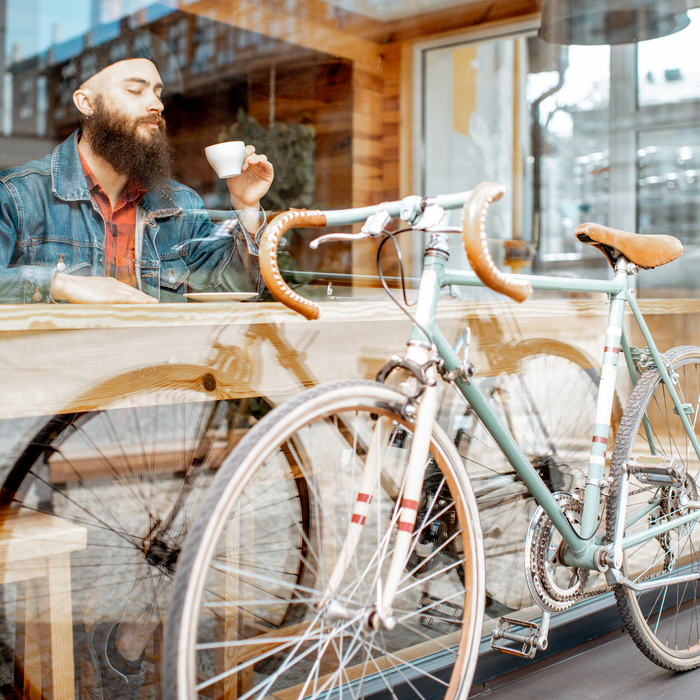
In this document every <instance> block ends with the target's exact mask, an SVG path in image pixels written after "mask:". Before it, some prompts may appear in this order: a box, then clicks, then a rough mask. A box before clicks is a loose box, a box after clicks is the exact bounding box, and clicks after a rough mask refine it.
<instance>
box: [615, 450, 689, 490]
mask: <svg viewBox="0 0 700 700" xmlns="http://www.w3.org/2000/svg"><path fill="white" fill-rule="evenodd" d="M627 469H628V470H629V473H630V474H633V475H634V476H636V477H637V479H638V480H639V481H640V482H641V483H642V484H649V485H652V486H659V485H660V486H671V485H674V484H681V483H683V481H684V480H685V466H684V465H683V464H679V463H678V462H677V461H676V460H675V458H673V457H667V456H666V455H635V456H634V457H632V458H630V459H629V460H628V461H627Z"/></svg>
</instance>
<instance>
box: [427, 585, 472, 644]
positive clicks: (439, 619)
mask: <svg viewBox="0 0 700 700" xmlns="http://www.w3.org/2000/svg"><path fill="white" fill-rule="evenodd" d="M435 603H437V605H435ZM418 609H419V610H425V611H426V612H429V613H430V614H429V615H419V617H418V622H419V624H421V625H422V626H423V627H428V628H429V629H432V630H435V631H436V632H440V633H441V634H451V633H452V632H456V631H457V630H459V629H460V628H461V627H462V624H463V620H464V608H462V607H460V606H459V605H455V604H454V603H448V602H447V601H442V602H441V601H440V599H439V598H433V596H431V595H429V594H428V593H423V594H422V595H421V599H420V604H419V608H418Z"/></svg>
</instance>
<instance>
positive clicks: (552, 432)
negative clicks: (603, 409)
mask: <svg viewBox="0 0 700 700" xmlns="http://www.w3.org/2000/svg"><path fill="white" fill-rule="evenodd" d="M499 354H500V357H498V358H495V359H494V360H493V361H492V368H491V370H492V372H495V376H489V377H486V378H484V379H481V380H479V378H478V375H477V380H479V383H480V388H481V390H482V391H483V392H484V393H485V394H486V395H487V396H489V400H490V402H491V404H492V406H493V408H494V409H495V411H496V413H497V414H498V415H499V417H500V418H501V419H502V421H503V424H504V425H505V426H506V427H508V428H509V429H510V430H511V433H512V434H513V435H514V437H515V439H516V442H517V443H518V444H520V446H521V447H522V449H523V451H524V453H525V455H526V456H527V457H528V459H529V461H530V463H531V464H532V465H533V466H534V467H535V469H536V471H537V472H538V474H539V475H540V476H541V477H542V479H543V480H544V482H545V483H546V484H547V486H548V487H549V489H550V490H551V491H571V490H572V489H573V488H574V487H577V486H582V485H583V480H584V479H585V477H586V474H587V472H588V462H589V448H590V436H591V434H592V432H593V425H594V423H595V410H596V403H597V399H598V382H599V378H600V371H599V366H598V365H597V364H596V363H595V361H593V360H592V359H591V358H589V357H588V356H587V355H586V354H585V353H584V352H582V351H581V350H579V349H578V348H575V347H573V346H571V345H569V344H567V343H564V342H561V341H557V340H551V339H545V338H533V339H527V340H523V341H519V342H517V343H515V344H511V345H507V346H504V348H499ZM463 415H464V418H463V420H462V422H461V426H460V429H458V431H457V433H456V434H455V443H456V445H457V447H458V449H459V451H460V454H461V455H462V457H463V459H464V462H465V466H466V469H467V471H468V472H469V475H470V477H471V480H472V485H473V487H474V491H475V494H476V499H477V503H478V505H479V513H480V516H481V526H482V530H483V532H484V550H485V556H486V591H487V593H486V596H487V598H486V605H487V607H486V614H487V615H489V616H494V617H498V616H500V615H503V614H509V613H511V612H513V611H516V610H519V609H521V608H524V607H527V606H528V605H531V604H532V598H531V596H530V593H529V589H528V587H527V584H526V581H525V573H524V569H523V559H522V558H523V552H524V544H525V536H526V534H527V529H528V526H529V524H530V520H531V518H532V516H533V514H534V512H535V510H536V509H537V503H536V501H535V499H534V498H533V496H532V494H531V493H530V492H529V490H528V489H527V487H526V486H525V484H524V483H523V482H522V479H521V478H520V477H519V476H518V475H517V474H516V472H515V471H514V470H513V467H512V465H511V464H510V462H509V461H508V460H507V459H506V457H505V455H504V454H503V453H502V452H501V450H500V448H499V447H498V445H497V444H496V443H495V441H494V440H493V438H492V437H491V435H490V434H489V433H488V432H487V431H486V429H485V428H484V427H483V425H481V423H480V422H479V421H478V419H477V417H476V416H475V415H474V414H473V413H472V412H471V409H470V408H469V407H467V409H466V411H465V412H464V414H463ZM621 416H622V408H621V406H620V402H619V400H618V397H617V395H615V397H614V400H613V410H612V418H611V437H610V439H609V444H610V445H611V446H612V445H613V444H614V439H615V434H616V431H617V428H618V425H619V422H620V418H621ZM443 425H444V422H443ZM460 430H461V432H460ZM448 432H449V431H448ZM546 434H547V435H548V437H547V435H546Z"/></svg>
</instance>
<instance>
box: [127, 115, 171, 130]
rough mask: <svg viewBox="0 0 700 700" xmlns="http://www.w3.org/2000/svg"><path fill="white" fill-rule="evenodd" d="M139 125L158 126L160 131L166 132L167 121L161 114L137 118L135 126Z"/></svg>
mask: <svg viewBox="0 0 700 700" xmlns="http://www.w3.org/2000/svg"><path fill="white" fill-rule="evenodd" d="M139 124H157V125H158V129H159V130H160V131H165V119H163V117H162V116H161V115H160V114H149V115H146V116H145V117H137V118H136V119H134V125H135V126H138V125H139Z"/></svg>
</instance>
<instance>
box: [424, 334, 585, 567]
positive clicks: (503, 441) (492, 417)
mask: <svg viewBox="0 0 700 700" xmlns="http://www.w3.org/2000/svg"><path fill="white" fill-rule="evenodd" d="M432 336H433V340H434V342H435V344H436V345H437V349H438V352H439V353H440V356H441V357H442V358H443V360H444V361H445V368H446V369H447V370H450V371H451V370H454V369H456V368H457V367H458V366H459V363H460V360H459V357H458V356H457V354H456V353H455V351H454V350H453V349H452V348H451V347H450V344H449V343H448V342H447V340H446V339H445V336H444V335H443V334H442V332H441V331H440V329H439V328H438V327H437V326H435V325H434V326H433V328H432ZM456 384H457V386H458V387H459V388H460V389H461V391H462V393H463V394H464V397H465V398H466V399H467V401H469V404H470V405H471V407H472V408H473V409H474V411H475V412H476V415H477V416H479V419H480V420H481V422H482V423H483V424H484V426H485V427H486V429H487V430H488V431H489V432H490V433H491V435H493V438H494V440H495V441H496V443H497V444H498V445H499V446H500V448H501V449H502V450H503V453H504V454H505V456H506V457H507V458H508V460H509V461H510V463H511V464H512V465H513V468H514V469H515V471H516V472H517V474H518V476H520V478H521V479H522V480H523V482H524V483H525V485H526V486H527V488H528V489H530V492H531V493H532V495H533V496H534V497H535V500H536V501H537V502H538V503H539V504H540V505H541V506H542V507H543V508H544V510H545V512H546V513H547V515H548V516H549V517H550V518H551V520H552V522H553V523H554V525H555V527H556V528H557V530H559V532H560V533H561V535H562V537H563V538H564V539H565V540H566V543H567V544H568V545H569V547H571V551H572V552H573V553H574V554H581V553H583V552H584V551H585V550H586V543H585V542H583V541H582V540H581V539H580V538H579V536H578V535H577V534H576V532H574V530H573V528H572V527H571V524H570V523H569V521H568V520H567V519H566V518H565V517H564V516H563V515H562V512H561V510H560V509H559V505H558V504H557V502H556V500H555V499H554V497H553V496H552V494H551V493H550V491H549V489H548V488H547V486H546V484H545V483H544V481H542V479H541V478H540V476H539V474H538V473H537V472H536V471H535V468H534V467H533V466H532V464H530V461H529V460H528V458H527V457H526V456H525V455H524V454H523V452H522V450H521V449H520V447H519V445H518V444H517V443H516V442H515V440H513V437H512V436H511V434H510V433H509V432H508V430H506V428H505V427H504V425H503V423H502V422H501V420H500V418H499V417H498V415H497V414H496V413H495V411H494V410H493V408H491V405H490V404H489V402H488V401H487V400H486V397H485V396H484V395H483V394H482V393H481V391H480V390H479V388H478V387H477V386H476V384H473V383H471V384H468V383H467V382H464V381H462V380H461V379H458V380H456Z"/></svg>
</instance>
